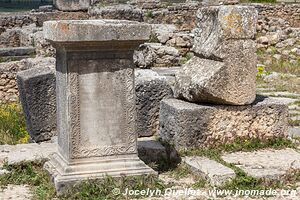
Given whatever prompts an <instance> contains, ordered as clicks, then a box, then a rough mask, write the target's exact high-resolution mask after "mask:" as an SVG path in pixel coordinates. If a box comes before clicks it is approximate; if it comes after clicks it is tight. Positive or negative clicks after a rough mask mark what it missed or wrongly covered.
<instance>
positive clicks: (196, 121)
mask: <svg viewBox="0 0 300 200" xmlns="http://www.w3.org/2000/svg"><path fill="white" fill-rule="evenodd" d="M159 123H160V137H161V138H162V140H163V141H165V142H167V143H170V144H171V145H174V147H175V148H176V149H177V150H187V149H193V148H199V147H203V146H213V145H218V144H224V143H230V142H233V141H234V140H236V139H238V138H243V139H247V138H248V139H252V138H260V139H262V140H264V139H269V138H276V137H286V136H287V131H288V107H287V106H286V105H284V104H282V103H280V102H278V101H275V100H274V99H272V98H269V97H262V96H258V97H257V99H256V101H255V102H254V103H253V104H251V105H247V106H226V105H212V104H195V103H189V102H185V101H182V100H178V99H164V100H162V102H161V107H160V117H159Z"/></svg>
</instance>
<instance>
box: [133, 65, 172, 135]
mask: <svg viewBox="0 0 300 200" xmlns="http://www.w3.org/2000/svg"><path fill="white" fill-rule="evenodd" d="M135 78H136V81H135V94H136V109H137V120H136V132H137V134H138V135H139V136H152V135H154V134H156V133H157V131H158V128H159V124H158V114H159V106H160V101H161V100H162V99H164V98H170V97H172V96H173V92H172V89H171V86H170V85H169V84H168V83H167V80H166V78H165V77H164V76H160V75H159V74H158V73H157V72H154V71H152V70H150V69H140V70H136V71H135Z"/></svg>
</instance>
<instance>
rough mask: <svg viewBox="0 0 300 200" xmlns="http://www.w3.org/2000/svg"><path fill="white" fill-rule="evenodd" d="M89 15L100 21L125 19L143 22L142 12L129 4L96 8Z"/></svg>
mask: <svg viewBox="0 0 300 200" xmlns="http://www.w3.org/2000/svg"><path fill="white" fill-rule="evenodd" d="M89 14H90V15H92V16H93V17H94V18H95V17H97V18H100V19H122V20H124V19H125V20H132V21H139V22H141V21H143V12H142V10H141V9H139V8H134V7H133V6H131V5H127V4H119V5H112V6H104V7H102V6H101V7H97V6H94V7H91V8H90V9H89Z"/></svg>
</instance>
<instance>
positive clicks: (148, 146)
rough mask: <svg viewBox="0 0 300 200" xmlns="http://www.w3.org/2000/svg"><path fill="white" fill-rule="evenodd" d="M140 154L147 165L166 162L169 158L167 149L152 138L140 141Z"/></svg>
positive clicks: (140, 139)
mask: <svg viewBox="0 0 300 200" xmlns="http://www.w3.org/2000/svg"><path fill="white" fill-rule="evenodd" d="M138 154H139V157H140V158H141V159H142V160H143V161H144V162H146V163H151V162H160V161H162V160H166V159H167V156H168V155H167V150H166V148H165V147H164V146H163V145H162V144H161V143H160V142H159V141H157V140H155V139H154V138H151V137H150V138H149V137H146V138H139V139H138Z"/></svg>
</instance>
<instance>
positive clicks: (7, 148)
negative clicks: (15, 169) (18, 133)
mask: <svg viewBox="0 0 300 200" xmlns="http://www.w3.org/2000/svg"><path fill="white" fill-rule="evenodd" d="M54 152H57V144H55V143H41V144H37V143H31V144H17V145H0V167H1V166H2V165H3V164H4V162H6V161H7V162H8V164H16V163H19V162H22V161H36V160H39V159H45V158H48V156H49V155H50V154H52V153H54Z"/></svg>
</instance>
